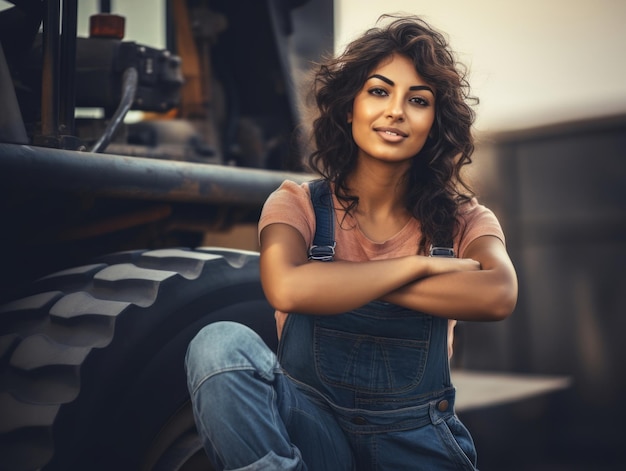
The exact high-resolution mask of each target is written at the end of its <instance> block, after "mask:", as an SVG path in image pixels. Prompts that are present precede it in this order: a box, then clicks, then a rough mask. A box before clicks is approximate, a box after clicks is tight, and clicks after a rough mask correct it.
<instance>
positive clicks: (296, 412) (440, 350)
mask: <svg viewBox="0 0 626 471" xmlns="http://www.w3.org/2000/svg"><path fill="white" fill-rule="evenodd" d="M279 358H280V362H279ZM186 368H187V375H188V383H189V390H190V393H191V397H192V403H193V407H194V414H195V418H196V423H197V426H198V429H199V432H200V435H201V436H202V438H203V441H204V446H205V449H206V450H207V453H208V455H209V457H210V459H211V461H212V462H213V463H214V465H215V467H216V468H217V469H225V470H270V469H271V470H314V471H341V470H357V471H370V470H371V471H379V470H399V469H402V470H474V469H476V467H475V466H476V451H475V448H474V444H473V441H472V438H471V436H470V434H469V432H468V431H467V429H466V428H465V427H464V426H463V424H462V423H461V422H460V421H459V419H458V417H457V416H456V415H455V413H454V388H453V387H452V385H451V383H450V375H449V368H448V356H447V321H446V320H445V319H439V318H436V317H432V316H428V315H425V314H421V313H416V312H413V311H409V310H406V309H403V308H400V307H398V306H395V305H391V304H386V303H379V302H375V303H370V304H368V305H367V306H364V307H363V308H361V309H358V310H355V311H352V312H349V313H345V314H341V315H338V316H310V315H298V314H291V315H290V316H289V318H288V320H287V323H286V325H285V328H284V331H283V335H282V340H281V344H280V346H279V352H278V358H277V357H276V356H275V355H274V353H273V352H272V351H271V350H270V349H269V348H268V347H267V346H266V345H265V343H264V342H263V340H262V339H261V338H260V337H259V336H258V335H257V334H256V333H254V332H253V331H252V330H250V329H249V328H247V327H245V326H243V325H241V324H237V323H233V322H218V323H214V324H210V325H208V326H207V327H205V328H204V329H203V330H202V331H200V333H199V334H198V335H197V336H196V337H195V338H194V340H193V341H192V342H191V344H190V346H189V350H188V352H187V359H186Z"/></svg>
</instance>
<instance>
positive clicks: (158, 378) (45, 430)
mask: <svg viewBox="0 0 626 471" xmlns="http://www.w3.org/2000/svg"><path fill="white" fill-rule="evenodd" d="M258 271H259V270H258V254H256V253H254V252H245V251H238V250H229V249H215V248H200V249H195V250H188V249H167V250H155V251H136V252H125V253H118V254H112V255H110V256H107V257H104V258H103V259H101V260H98V261H97V263H94V264H91V265H87V266H83V267H79V268H75V269H71V270H65V271H62V272H59V273H56V274H54V275H51V276H48V277H46V278H44V279H42V280H40V281H39V282H38V283H36V285H35V286H34V292H35V294H33V295H32V296H28V297H26V298H23V299H20V300H18V301H14V302H11V303H8V304H6V305H4V306H2V307H0V320H1V323H0V358H1V361H2V363H1V364H0V385H1V386H0V469H2V470H7V471H14V470H31V469H33V470H34V469H40V468H43V469H45V470H63V471H73V470H81V471H82V470H87V469H89V470H105V469H106V470H112V469H115V470H133V471H134V470H141V469H146V470H174V469H176V470H178V469H180V470H193V469H204V470H207V469H211V468H210V466H209V465H208V461H207V460H206V456H205V455H204V452H203V450H202V449H201V444H200V442H199V439H198V436H197V433H196V431H195V426H194V424H193V417H192V414H191V409H190V406H189V397H188V392H187V388H186V382H185V373H184V365H183V359H184V354H185V352H186V349H187V345H188V343H189V341H190V340H191V339H192V338H193V336H194V335H195V334H196V333H197V332H198V331H199V330H200V329H201V328H202V327H203V326H204V325H206V324H209V323H211V322H215V321H217V320H235V321H238V322H242V323H244V324H247V325H249V326H250V327H252V328H253V329H254V330H255V331H257V332H258V333H259V334H260V335H261V336H262V337H263V339H264V340H265V341H266V342H267V343H268V345H269V346H270V347H271V348H273V349H275V348H276V343H277V339H276V331H275V325H274V318H273V310H272V308H271V307H270V306H269V304H268V303H267V301H266V300H265V297H264V296H263V292H262V289H261V286H260V282H259V273H258Z"/></svg>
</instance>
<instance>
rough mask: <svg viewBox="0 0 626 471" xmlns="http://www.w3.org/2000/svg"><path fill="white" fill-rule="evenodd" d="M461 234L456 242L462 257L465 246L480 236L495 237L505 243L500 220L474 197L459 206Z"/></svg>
mask: <svg viewBox="0 0 626 471" xmlns="http://www.w3.org/2000/svg"><path fill="white" fill-rule="evenodd" d="M461 221H462V225H461V236H460V240H459V242H458V251H459V257H461V258H463V256H464V253H465V250H466V249H467V247H468V246H469V245H470V244H471V243H472V242H473V241H474V240H476V239H478V238H479V237H482V236H493V237H497V238H498V239H500V240H501V241H502V243H503V244H504V243H505V238H504V231H503V230H502V226H501V225H500V221H498V218H497V217H496V215H495V214H494V213H493V211H491V210H490V209H489V208H487V207H485V206H483V205H482V204H479V203H478V201H477V200H476V198H472V200H471V201H470V202H469V203H467V204H466V205H464V206H463V207H462V208H461Z"/></svg>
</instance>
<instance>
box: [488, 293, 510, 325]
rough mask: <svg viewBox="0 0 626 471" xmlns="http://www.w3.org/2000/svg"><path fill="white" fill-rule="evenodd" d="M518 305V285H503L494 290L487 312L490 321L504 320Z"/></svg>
mask: <svg viewBox="0 0 626 471" xmlns="http://www.w3.org/2000/svg"><path fill="white" fill-rule="evenodd" d="M516 305H517V285H516V284H514V285H506V286H501V287H499V288H498V289H496V290H494V292H493V297H492V299H491V301H490V303H489V306H488V309H487V312H488V317H489V320H490V321H502V320H504V319H506V318H507V317H509V316H510V315H511V314H513V311H514V310H515V306H516Z"/></svg>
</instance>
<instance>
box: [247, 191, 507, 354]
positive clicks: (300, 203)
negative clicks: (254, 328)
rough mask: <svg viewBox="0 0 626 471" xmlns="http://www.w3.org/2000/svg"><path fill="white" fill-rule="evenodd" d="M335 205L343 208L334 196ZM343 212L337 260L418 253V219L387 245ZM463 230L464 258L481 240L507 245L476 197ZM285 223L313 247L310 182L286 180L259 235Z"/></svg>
mask: <svg viewBox="0 0 626 471" xmlns="http://www.w3.org/2000/svg"><path fill="white" fill-rule="evenodd" d="M333 205H334V207H335V208H341V205H340V204H339V203H338V201H337V199H336V197H335V195H334V194H333ZM343 216H344V211H342V210H341V209H339V210H336V211H335V242H336V248H335V260H343V261H351V262H362V261H367V260H382V259H388V258H397V257H402V256H407V255H415V254H417V253H418V248H419V240H420V237H421V228H420V224H419V222H418V221H417V220H416V219H411V220H409V222H408V223H407V224H406V225H405V226H404V227H403V228H402V229H401V230H400V231H399V232H398V233H396V234H395V235H394V236H392V237H391V238H389V239H387V240H386V241H384V242H374V241H372V240H370V239H368V238H367V237H366V236H365V234H363V232H361V230H360V229H359V227H358V224H357V223H356V220H355V219H354V218H353V217H352V216H350V215H347V216H346V217H345V218H344V217H343ZM460 217H461V219H462V221H461V227H462V228H463V230H462V231H460V233H459V234H458V235H457V237H456V238H455V240H454V250H455V254H457V256H458V257H460V258H463V255H464V253H465V250H466V249H467V247H468V246H469V244H470V243H471V242H472V241H474V240H476V239H477V238H478V237H482V236H485V235H490V236H495V237H497V238H499V239H500V240H502V242H503V243H504V241H505V239H504V233H503V231H502V227H501V226H500V223H499V222H498V219H497V218H496V216H495V215H494V214H493V212H492V211H491V210H490V209H488V208H486V207H485V206H483V205H481V204H479V203H478V201H477V200H476V198H473V199H472V200H471V201H470V202H469V203H467V204H465V205H464V206H463V207H462V208H461V210H460ZM275 223H283V224H288V225H290V226H293V227H294V228H295V229H297V230H298V232H300V234H302V237H303V238H304V241H305V242H306V245H307V247H310V246H311V244H312V242H313V236H314V234H315V211H314V210H313V204H312V203H311V194H310V192H309V186H308V183H306V182H305V183H301V184H298V183H295V182H293V181H290V180H285V181H284V182H283V183H282V184H281V186H280V187H279V188H278V189H277V190H276V191H274V192H273V193H272V194H271V195H270V196H269V197H268V199H267V201H266V202H265V205H264V206H263V210H262V212H261V218H260V220H259V227H258V231H259V235H260V234H261V231H262V230H263V229H264V228H265V227H267V226H268V225H270V224H275ZM286 317H287V314H286V313H282V312H279V311H277V312H276V324H277V330H278V337H279V338H280V336H281V333H282V327H283V325H284V322H285V319H286ZM455 324H456V321H454V320H451V321H450V322H449V324H448V325H449V328H448V355H449V356H452V340H453V335H454V325H455Z"/></svg>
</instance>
